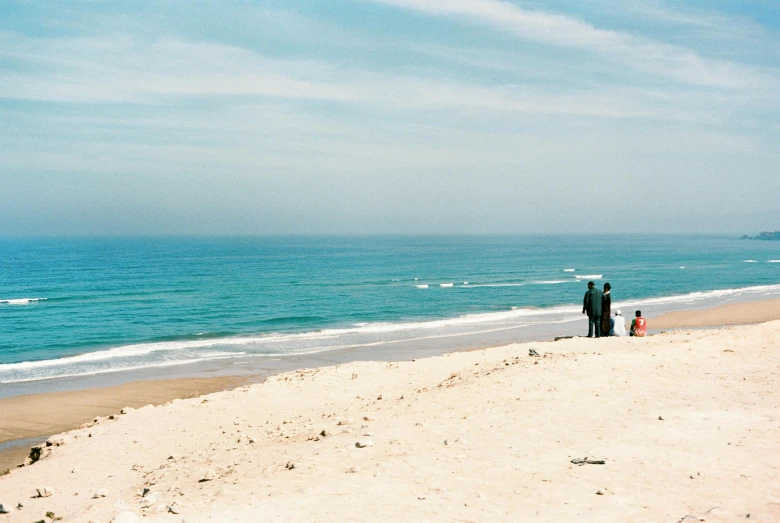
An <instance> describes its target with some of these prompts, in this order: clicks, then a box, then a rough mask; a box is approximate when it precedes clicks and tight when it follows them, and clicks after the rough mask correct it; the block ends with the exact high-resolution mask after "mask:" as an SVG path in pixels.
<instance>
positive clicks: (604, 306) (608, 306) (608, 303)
mask: <svg viewBox="0 0 780 523" xmlns="http://www.w3.org/2000/svg"><path fill="white" fill-rule="evenodd" d="M611 290H612V285H610V284H609V283H605V284H604V293H603V294H602V295H601V334H602V335H604V336H609V331H610V328H609V327H610V325H609V324H610V319H611V318H610V317H609V315H610V314H611V313H612V295H611V294H610V291H611Z"/></svg>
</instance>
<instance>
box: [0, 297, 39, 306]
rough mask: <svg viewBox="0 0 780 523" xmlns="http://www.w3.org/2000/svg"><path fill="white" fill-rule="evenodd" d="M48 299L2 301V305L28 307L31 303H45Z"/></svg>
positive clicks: (0, 301) (0, 302)
mask: <svg viewBox="0 0 780 523" xmlns="http://www.w3.org/2000/svg"><path fill="white" fill-rule="evenodd" d="M45 300H46V298H17V299H13V300H0V304H3V305H27V304H29V303H36V302H39V301H45Z"/></svg>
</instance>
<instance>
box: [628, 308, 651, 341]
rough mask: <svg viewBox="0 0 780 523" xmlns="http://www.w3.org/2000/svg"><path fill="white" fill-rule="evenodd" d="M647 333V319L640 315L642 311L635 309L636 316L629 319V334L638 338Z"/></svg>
mask: <svg viewBox="0 0 780 523" xmlns="http://www.w3.org/2000/svg"><path fill="white" fill-rule="evenodd" d="M645 334H647V320H646V319H644V318H643V317H642V311H636V318H634V319H633V320H631V336H637V337H639V338H641V337H643V336H644V335H645Z"/></svg>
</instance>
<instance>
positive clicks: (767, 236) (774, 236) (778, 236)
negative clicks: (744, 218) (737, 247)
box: [741, 231, 780, 240]
mask: <svg viewBox="0 0 780 523" xmlns="http://www.w3.org/2000/svg"><path fill="white" fill-rule="evenodd" d="M741 239H742V240H780V231H773V232H769V231H764V232H762V233H761V234H759V235H758V236H748V235H747V234H746V235H744V236H743V237H742V238H741Z"/></svg>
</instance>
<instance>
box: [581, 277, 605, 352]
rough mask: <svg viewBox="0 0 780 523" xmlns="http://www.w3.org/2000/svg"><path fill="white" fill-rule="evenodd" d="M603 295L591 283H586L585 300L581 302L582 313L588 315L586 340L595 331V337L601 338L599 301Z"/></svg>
mask: <svg viewBox="0 0 780 523" xmlns="http://www.w3.org/2000/svg"><path fill="white" fill-rule="evenodd" d="M602 297H603V294H602V293H601V291H600V290H598V289H597V288H596V284H595V283H593V282H592V281H589V282H588V292H586V293H585V300H584V301H583V302H582V313H583V314H587V315H588V338H592V337H593V330H594V328H595V330H596V337H597V338H600V337H601V299H602Z"/></svg>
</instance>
